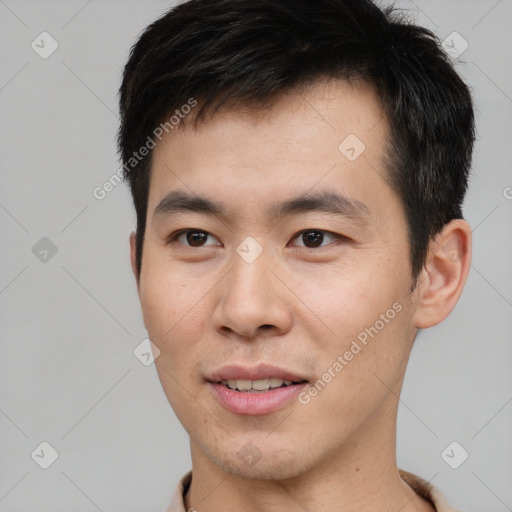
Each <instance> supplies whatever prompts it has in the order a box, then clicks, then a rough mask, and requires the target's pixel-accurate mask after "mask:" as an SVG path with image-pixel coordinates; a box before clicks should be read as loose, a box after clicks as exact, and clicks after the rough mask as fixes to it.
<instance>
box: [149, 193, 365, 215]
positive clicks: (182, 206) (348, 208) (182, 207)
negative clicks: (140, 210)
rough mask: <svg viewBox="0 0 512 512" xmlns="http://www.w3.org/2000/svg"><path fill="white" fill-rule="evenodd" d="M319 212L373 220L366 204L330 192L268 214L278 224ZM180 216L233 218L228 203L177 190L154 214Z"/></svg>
mask: <svg viewBox="0 0 512 512" xmlns="http://www.w3.org/2000/svg"><path fill="white" fill-rule="evenodd" d="M316 211H318V212H324V213H328V214H332V215H339V216H344V217H348V218H350V219H353V220H356V221H358V222H363V223H364V222H366V221H368V220H369V217H370V210H369V208H368V207H367V206H366V205H365V204H364V203H362V202H360V201H358V200H356V199H353V198H350V197H348V196H346V195H344V194H340V193H338V192H332V191H329V190H325V191H320V192H316V193H304V194H301V195H299V196H297V197H293V198H291V199H287V200H285V201H283V202H276V203H272V204H270V206H269V207H268V208H267V209H266V211H265V213H266V215H267V217H269V218H270V219H272V220H274V219H280V218H282V217H285V216H287V215H297V214H300V213H308V212H316ZM180 212H195V213H201V214H205V215H212V216H216V217H223V218H226V219H227V218H228V217H229V215H228V211H227V209H226V206H225V204H224V203H219V202H216V201H212V200H211V199H208V198H206V197H201V196H197V195H192V194H189V193H188V192H184V191H181V190H173V191H172V192H169V194H167V195H166V196H165V197H164V198H163V199H162V200H161V201H160V203H159V204H158V206H157V207H156V208H155V210H154V212H153V218H156V217H167V216H171V215H173V214H175V213H180Z"/></svg>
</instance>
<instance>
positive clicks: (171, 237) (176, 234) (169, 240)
mask: <svg viewBox="0 0 512 512" xmlns="http://www.w3.org/2000/svg"><path fill="white" fill-rule="evenodd" d="M311 232H315V233H323V234H324V235H325V234H327V235H329V236H331V237H332V238H334V239H336V240H338V241H345V242H349V241H350V239H349V238H347V237H345V236H343V235H339V234H337V233H332V232H331V231H327V230H325V229H316V228H310V229H304V230H302V231H299V232H298V233H296V234H295V235H294V236H293V237H292V240H295V239H296V238H298V237H299V236H301V235H303V234H304V233H311ZM187 233H204V234H206V235H209V236H213V235H212V234H211V233H208V231H203V230H201V229H181V230H179V231H176V232H174V233H172V234H171V235H169V237H168V238H167V244H171V243H174V242H176V241H177V239H178V238H179V237H180V236H181V235H184V234H187ZM332 243H333V242H331V243H330V244H327V245H321V246H319V247H306V246H305V245H299V246H298V247H302V248H304V249H310V250H314V249H323V248H325V247H328V246H329V245H331V244H332ZM182 245H185V244H182ZM185 247H186V248H187V249H201V248H202V247H209V246H199V247H193V246H190V245H185Z"/></svg>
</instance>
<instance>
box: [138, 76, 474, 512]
mask: <svg viewBox="0 0 512 512" xmlns="http://www.w3.org/2000/svg"><path fill="white" fill-rule="evenodd" d="M349 134H356V135H357V137H358V138H359V139H360V140H361V141H363V143H364V144H365V146H366V148H365V150H364V151H363V153H362V154H361V155H360V156H359V157H358V158H357V159H356V160H355V161H349V160H348V159H347V158H346V157H345V155H344V154H342V153H341V152H340V150H339V149H338V145H339V144H340V143H341V142H342V141H343V140H344V139H345V137H347V136H348V135H349ZM387 135H388V125H387V123H386V120H385V119H384V117H383V115H382V109H381V106H380V104H379V100H378V98H377V96H376V94H375V93H374V91H373V90H372V89H371V88H370V87H369V86H367V85H365V84H361V83H360V84H357V85H355V84H349V83H348V82H345V81H331V82H325V83H317V84H315V85H313V86H311V87H310V88H308V89H306V90H303V91H300V92H299V91H297V92H295V93H289V94H287V95H285V96H283V97H281V98H280V99H279V100H278V101H277V102H276V103H275V104H274V105H273V106H272V107H271V108H267V109H259V110H257V109H248V108H247V109H243V110H242V109H236V110H235V109H231V110H230V109H229V108H226V109H224V110H221V111H220V112H219V113H217V114H216V115H215V116H214V117H213V118H212V119H211V120H209V121H208V122H207V123H206V124H204V125H201V126H200V127H199V129H198V130H197V131H194V130H192V129H189V128H187V129H181V128H180V129H179V130H174V131H172V132H170V133H169V134H168V135H167V136H166V138H164V139H163V140H162V142H161V143H160V144H159V145H158V146H157V147H156V148H155V150H154V155H153V168H152V177H151V183H150V190H149V204H148V217H147V226H146V232H145V241H144V248H143V259H142V270H141V273H140V275H138V274H137V271H136V266H135V236H134V233H132V234H131V236H130V246H131V262H132V268H133V271H134V274H135V277H136V281H137V288H138V293H139V297H140V302H141V306H142V311H143V316H144V323H145V326H146V328H147V331H148V334H149V337H150V338H151V340H152V341H153V342H154V343H155V345H156V346H157V347H159V349H160V351H161V353H160V356H159V357H158V358H157V359H156V360H155V365H156V368H157V371H158V375H159V379H160V381H161V383H162V386H163V389H164V391H165V393H166V396H167V398H168V400H169V403H170V404H171V406H172V408H173V409H174V411H175V413H176V415H177V417H178V419H179V420H180V422H181V423H182V425H183V426H184V428H185V429H186V431H187V432H188V434H189V436H190V447H191V455H192V465H193V479H192V484H191V487H190V489H189V492H188V494H187V497H186V509H187V510H188V509H189V508H190V507H194V508H195V509H196V510H197V511H199V512H202V511H208V512H217V511H219V512H220V511H221V510H222V511H223V512H225V511H226V510H228V511H235V510H245V511H253V510H254V511H260V510H265V511H269V512H273V511H282V510H287V511H304V510H339V511H344V512H351V511H354V512H355V511H356V510H357V511H360V510H363V509H364V510H365V511H367V512H372V511H375V512H377V511H379V512H383V511H398V510H401V511H402V512H412V511H416V512H417V511H423V512H424V511H432V510H433V508H432V507H431V505H429V504H428V503H427V502H426V501H424V500H423V499H422V498H420V497H419V496H417V495H416V494H415V493H414V491H412V489H411V488H410V487H408V486H407V485H406V484H405V482H403V481H402V480H401V478H400V476H399V473H398V468H397V463H396V455H395V454H396V445H395V438H396V418H397V408H398V396H399V395H400V390H401V386H402V382H403V378H404V374H405V369H406V365H407V361H408V358H409V354H410V351H411V347H412V345H413V341H414V338H415V335H416V332H417V329H418V328H426V327H430V326H433V325H435V324H437V323H439V322H441V321H442V320H443V319H444V318H445V317H446V316H447V315H448V314H449V313H450V311H451V310H452V309H453V307H454V306H455V304H456V302H457V300H458V298H459V296H460V293H461V292H462V289H463V286H464V283H465V280H466V277H467V273H468V270H469V266H470V259H471V255H470V251H471V230H470V227H469V225H468V224H467V223H466V222H465V221H463V220H455V221H452V222H450V223H449V224H447V225H446V226H445V228H444V230H443V231H442V232H441V233H440V234H439V235H437V236H436V237H435V238H434V239H433V240H432V241H431V244H430V249H429V253H428V257H427V261H426V263H425V267H424V270H423V272H422V274H421V275H420V277H419V280H418V284H417V286H416V287H415V288H414V290H413V291H412V292H411V288H412V286H413V280H412V276H411V265H410V261H409V242H408V238H407V224H406V219H405V216H404V211H403V209H402V206H401V202H400V200H399V198H398V196H397V195H396V194H395V192H394V191H393V190H392V189H391V188H390V186H389V184H388V183H387V181H386V180H385V172H386V171H385V168H384V165H383V156H384V149H385V143H386V138H387ZM173 190H181V191H184V192H189V193H193V194H196V195H200V196H205V197H207V198H209V199H212V200H215V201H220V202H222V203H224V204H225V206H226V208H227V210H228V212H229V216H228V217H227V218H217V217H215V216H212V215H206V214H203V213H197V212H185V213H183V212H178V213H174V214H173V215H169V216H158V215H157V216H153V212H154V210H155V208H156V206H157V205H158V204H159V202H160V201H161V200H162V199H163V198H164V197H165V196H166V195H167V194H168V193H169V192H170V191H173ZM321 190H329V191H333V190H336V191H337V192H340V193H343V194H345V195H346V196H348V197H350V198H352V199H355V200H357V201H359V202H361V203H364V205H366V207H367V209H368V215H367V217H366V218H365V220H364V221H362V220H361V219H359V220H355V219H353V218H350V217H347V216H336V215H332V214H327V213H324V212H304V213H300V214H295V215H290V216H285V217H282V218H280V219H278V220H276V219H269V218H267V217H266V216H265V213H264V212H265V209H266V207H267V206H268V205H269V204H270V203H273V202H279V201H283V200H286V199H288V198H291V197H294V196H297V195H299V194H302V193H313V192H319V191H321ZM186 228H188V229H191V230H200V231H206V232H207V233H209V234H210V235H209V236H208V237H205V238H204V239H203V242H202V245H199V246H191V245H190V244H188V245H187V238H186V236H181V237H179V238H178V239H175V240H174V241H173V242H171V243H168V238H169V235H171V234H172V233H175V232H176V231H178V230H181V229H186ZM312 229H315V230H324V231H325V232H324V236H323V239H322V236H321V235H320V240H321V241H320V242H319V243H320V244H321V246H320V247H315V246H314V245H311V243H310V242H311V238H306V240H304V238H303V237H302V235H301V233H302V232H303V231H307V230H312ZM329 233H335V234H339V235H343V236H344V237H346V239H343V238H342V239H337V238H335V237H331V236H329ZM248 236H251V237H253V238H254V239H256V240H257V242H258V243H259V244H260V246H261V247H262V249H263V251H262V253H261V254H260V256H259V257H258V258H257V259H256V260H255V261H254V262H253V263H247V262H246V261H245V260H244V259H242V258H241V257H240V256H239V254H238V253H237V252H236V247H237V246H238V245H239V244H240V243H241V242H242V240H244V239H245V238H246V237H248ZM308 243H309V244H310V245H309V246H306V245H307V244H308ZM446 247H449V248H450V252H449V251H447V250H446V249H445V248H446ZM395 303H399V304H400V305H401V306H402V308H401V311H400V312H399V313H397V314H396V315H395V316H394V318H393V319H392V320H391V321H389V322H388V323H386V324H385V327H384V328H383V329H382V330H380V331H379V333H378V335H377V336H375V337H374V338H373V339H369V341H368V344H367V345H366V346H364V347H363V349H362V350H361V352H359V353H358V354H357V355H356V356H354V357H353V359H352V360H351V361H350V362H348V364H347V365H346V366H345V367H344V368H343V370H342V371H341V372H340V373H339V374H337V375H336V377H335V378H333V379H332V380H331V381H330V382H329V383H328V384H327V385H326V386H325V388H324V389H323V390H322V391H321V392H320V393H318V395H317V396H315V397H314V398H312V399H311V401H310V402H309V403H307V404H306V405H303V404H301V403H299V401H297V400H294V401H293V402H292V403H290V404H288V405H287V406H286V407H285V408H283V409H281V410H279V411H277V412H274V413H271V414H266V415H262V416H242V415H236V414H233V413H231V412H229V411H227V410H226V409H224V408H223V407H222V406H221V405H220V404H219V403H218V402H217V401H216V399H215V398H214V396H213V394H212V392H211V389H210V386H209V384H208V383H207V382H206V380H205V376H206V375H208V373H209V372H211V371H213V370H216V369H218V368H219V367H221V366H223V365H224V364H233V363H238V364H241V365H245V366H254V365H256V364H257V363H260V362H263V363H269V364H275V365H278V366H281V367H284V368H286V369H288V370H291V371H293V372H295V373H297V374H299V375H302V376H305V377H306V378H307V379H308V380H309V381H310V382H311V383H314V382H315V381H317V380H318V379H320V378H321V377H322V375H323V374H324V373H325V372H326V371H327V369H328V368H329V367H332V365H333V363H334V362H335V361H336V360H337V357H338V356H339V355H343V354H344V353H345V352H346V351H347V350H348V349H349V348H350V346H351V343H352V341H353V340H355V339H356V338H357V336H358V334H359V333H361V332H362V331H364V329H365V328H368V327H370V326H373V325H374V324H375V322H376V321H377V320H378V319H379V318H380V315H381V314H384V313H385V312H386V311H387V310H388V309H389V308H392V305H393V304H395ZM312 385H313V384H311V386H312ZM248 443H252V446H254V447H256V448H255V449H254V448H252V449H253V450H257V453H258V454H259V455H260V456H261V458H260V459H259V460H258V461H257V463H255V464H249V463H247V461H245V460H243V459H242V458H240V457H239V456H237V452H239V450H241V449H242V448H243V447H244V446H246V445H247V444H248Z"/></svg>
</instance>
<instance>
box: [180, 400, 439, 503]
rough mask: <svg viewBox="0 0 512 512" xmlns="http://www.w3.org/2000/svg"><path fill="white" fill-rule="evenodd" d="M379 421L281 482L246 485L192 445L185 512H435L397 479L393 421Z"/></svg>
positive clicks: (267, 481) (273, 481) (268, 481)
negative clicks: (283, 511) (362, 511)
mask: <svg viewBox="0 0 512 512" xmlns="http://www.w3.org/2000/svg"><path fill="white" fill-rule="evenodd" d="M388 414H389V410H388ZM388 414H385V413H384V415H385V416H388ZM395 418H396V415H395ZM382 420H383V421H376V422H374V423H373V427H372V426H370V427H367V428H366V429H365V430H364V431H359V432H357V433H356V434H354V437H353V438H352V439H350V440H348V441H347V442H346V443H344V445H343V446H340V447H338V449H337V450H336V452H335V453H333V454H332V456H330V457H329V458H327V459H324V460H322V461H321V463H319V464H316V465H314V466H313V467H307V468H306V467H305V470H304V471H302V472H300V473H299V474H298V475H297V476H296V477H294V478H288V479H285V480H284V479H283V480H249V479H246V478H242V477H240V476H237V475H236V474H233V473H228V472H226V471H224V470H222V469H221V468H220V467H219V466H218V465H216V464H214V463H213V462H212V461H211V460H210V459H209V458H208V457H207V456H206V455H205V453H204V452H203V451H202V450H200V448H199V447H198V446H197V445H195V444H194V443H193V442H192V441H191V454H192V468H193V471H192V474H193V477H192V483H191V485H190V488H189V491H188V493H187V496H186V499H185V505H186V510H190V509H192V510H197V511H198V512H221V511H222V512H231V511H238V510H244V512H245V511H246V512H253V511H254V512H256V511H260V510H265V511H266V512H281V511H282V510H287V511H289V512H295V511H297V512H304V510H338V511H341V512H359V511H360V510H363V509H364V510H365V512H386V511H394V512H396V510H400V511H401V512H434V508H433V507H432V506H431V505H429V504H428V503H427V502H426V501H425V500H424V499H423V498H421V497H420V496H418V495H417V494H416V493H415V492H414V491H413V490H412V489H411V488H410V487H409V486H408V485H407V484H406V483H405V482H404V481H403V480H402V479H401V477H400V474H399V471H398V467H397V464H396V443H395V438H396V419H395V420H394V421H392V422H390V420H389V416H388V417H386V418H382ZM383 425H387V427H388V428H382V426H383Z"/></svg>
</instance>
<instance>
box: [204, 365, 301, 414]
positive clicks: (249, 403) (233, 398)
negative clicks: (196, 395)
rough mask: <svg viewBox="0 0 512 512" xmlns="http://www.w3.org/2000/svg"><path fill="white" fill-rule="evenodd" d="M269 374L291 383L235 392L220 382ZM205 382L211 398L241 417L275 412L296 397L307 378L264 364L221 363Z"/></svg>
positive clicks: (260, 377)
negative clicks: (211, 395) (220, 366)
mask: <svg viewBox="0 0 512 512" xmlns="http://www.w3.org/2000/svg"><path fill="white" fill-rule="evenodd" d="M270 377H277V378H280V379H283V380H288V381H292V382H293V383H294V384H291V385H290V386H284V387H280V388H274V389H269V390H268V391H262V392H259V393H244V392H240V391H235V390H232V389H229V388H228V387H226V386H224V385H222V384H220V381H222V380H229V379H245V380H260V379H268V378H270ZM207 381H208V386H209V387H210V389H211V390H212V394H213V396H214V398H215V399H216V400H217V401H218V402H219V403H220V405H221V406H222V407H224V409H226V410H228V411H230V412H232V413H233V414H239V415H245V416H257V415H263V414H271V413H273V412H275V411H278V410H279V409H282V408H283V407H285V406H286V405H288V404H289V403H290V402H292V401H293V400H294V399H296V397H297V395H298V394H299V393H300V392H301V391H302V390H303V389H304V388H305V387H306V386H307V385H308V384H309V379H307V378H306V377H305V376H303V375H300V374H299V373H296V372H292V371H290V370H286V369H284V368H280V367H278V366H274V365H268V364H260V365H257V366H253V367H244V366H241V365H228V366H223V367H222V368H219V369H218V370H216V371H214V372H213V373H211V374H210V375H209V376H208V377H207ZM302 381H307V382H302Z"/></svg>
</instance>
